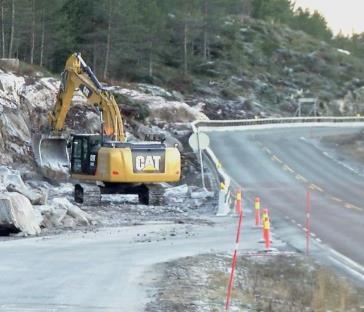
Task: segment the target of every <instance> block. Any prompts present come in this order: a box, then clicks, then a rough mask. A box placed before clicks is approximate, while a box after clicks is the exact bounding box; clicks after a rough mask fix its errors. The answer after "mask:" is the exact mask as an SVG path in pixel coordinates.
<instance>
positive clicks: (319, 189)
mask: <svg viewBox="0 0 364 312" xmlns="http://www.w3.org/2000/svg"><path fill="white" fill-rule="evenodd" d="M309 187H310V189H311V190H313V191H314V190H317V191H319V192H321V193H323V192H324V190H323V189H322V188H321V187H319V186H317V185H316V184H312V183H311V184H310V186H309Z"/></svg>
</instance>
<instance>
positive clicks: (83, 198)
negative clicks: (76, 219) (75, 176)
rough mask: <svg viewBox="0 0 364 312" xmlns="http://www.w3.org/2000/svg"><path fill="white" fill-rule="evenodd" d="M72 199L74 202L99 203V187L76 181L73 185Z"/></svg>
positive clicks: (90, 204)
mask: <svg viewBox="0 0 364 312" xmlns="http://www.w3.org/2000/svg"><path fill="white" fill-rule="evenodd" d="M74 199H75V202H76V203H79V204H83V205H89V206H96V205H100V203H101V191H100V187H99V186H98V185H96V184H85V183H78V184H76V185H75V191H74Z"/></svg>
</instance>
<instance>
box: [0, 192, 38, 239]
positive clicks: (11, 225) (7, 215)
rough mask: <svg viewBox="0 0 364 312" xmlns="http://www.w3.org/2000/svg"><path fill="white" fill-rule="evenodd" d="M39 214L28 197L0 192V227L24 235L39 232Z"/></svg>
mask: <svg viewBox="0 0 364 312" xmlns="http://www.w3.org/2000/svg"><path fill="white" fill-rule="evenodd" d="M40 223H41V217H40V215H39V214H38V213H37V212H36V211H35V210H34V209H33V206H32V204H31V203H30V201H29V199H28V198H26V197H25V196H24V195H22V194H19V193H0V227H2V228H6V229H9V230H11V231H13V232H23V233H24V234H26V235H36V234H39V233H40V231H41V230H40Z"/></svg>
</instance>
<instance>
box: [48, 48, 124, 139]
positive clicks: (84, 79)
mask: <svg viewBox="0 0 364 312" xmlns="http://www.w3.org/2000/svg"><path fill="white" fill-rule="evenodd" d="M77 89H79V90H80V91H81V92H82V94H83V95H84V96H85V97H86V99H87V103H89V104H91V105H94V106H95V107H96V108H98V109H99V110H100V112H101V116H102V132H103V133H102V134H103V135H106V136H108V137H109V138H111V139H112V140H115V141H121V142H124V141H125V134H124V126H123V120H122V116H121V113H120V110H119V107H118V105H117V103H116V101H115V99H114V97H113V95H112V94H110V93H109V92H108V91H107V90H105V88H103V87H102V85H101V84H100V82H99V81H98V79H97V78H96V76H95V75H94V73H93V72H92V70H91V68H90V67H89V66H87V64H86V63H85V62H84V60H83V59H82V57H81V55H80V54H79V53H74V54H72V55H71V56H70V57H69V58H68V60H67V62H66V66H65V70H64V72H63V73H62V80H61V85H60V88H59V92H58V94H57V100H56V105H55V107H54V109H53V111H52V112H50V113H49V115H48V121H49V124H50V126H51V129H52V131H53V132H54V133H55V134H57V135H58V134H61V133H62V131H63V128H64V123H65V120H66V117H67V114H68V112H69V109H70V105H71V102H72V98H73V95H74V93H75V91H76V90H77Z"/></svg>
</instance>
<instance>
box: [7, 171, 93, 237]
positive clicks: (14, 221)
mask: <svg viewBox="0 0 364 312" xmlns="http://www.w3.org/2000/svg"><path fill="white" fill-rule="evenodd" d="M45 185H46V184H45V183H39V184H37V183H34V181H33V182H32V183H25V182H24V181H23V179H22V177H21V175H20V173H19V171H17V170H12V169H9V168H7V167H5V166H0V229H2V230H3V231H7V232H9V233H18V232H22V233H23V234H25V235H35V234H39V233H40V232H41V229H42V228H43V229H44V228H52V227H63V228H74V227H76V226H78V225H83V226H87V225H91V224H96V222H95V220H94V219H93V218H92V217H91V216H90V215H89V214H88V213H86V212H84V211H83V210H82V209H80V208H79V207H78V206H76V205H74V204H72V203H71V202H70V201H69V200H68V199H67V198H65V197H54V198H52V199H48V191H49V188H47V187H45ZM60 195H61V194H60Z"/></svg>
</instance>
